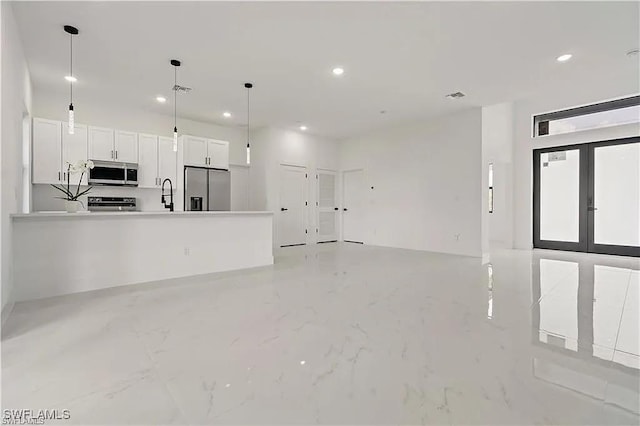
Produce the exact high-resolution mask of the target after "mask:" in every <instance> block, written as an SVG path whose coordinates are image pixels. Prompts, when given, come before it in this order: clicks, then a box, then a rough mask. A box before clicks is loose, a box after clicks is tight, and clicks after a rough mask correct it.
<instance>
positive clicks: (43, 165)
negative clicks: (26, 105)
mask: <svg viewBox="0 0 640 426" xmlns="http://www.w3.org/2000/svg"><path fill="white" fill-rule="evenodd" d="M32 141H33V146H32V155H33V163H32V165H31V169H32V176H31V177H32V181H33V183H59V182H60V181H61V180H62V170H61V164H62V123H60V122H59V121H54V120H45V119H43V118H34V119H33V135H32Z"/></svg>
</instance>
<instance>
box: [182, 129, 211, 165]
mask: <svg viewBox="0 0 640 426" xmlns="http://www.w3.org/2000/svg"><path fill="white" fill-rule="evenodd" d="M182 145H183V150H184V151H183V152H184V165H185V166H200V167H207V166H208V165H209V164H208V163H209V156H208V154H207V148H208V147H207V145H208V140H207V139H206V138H198V137H195V136H182Z"/></svg>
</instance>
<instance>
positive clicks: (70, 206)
mask: <svg viewBox="0 0 640 426" xmlns="http://www.w3.org/2000/svg"><path fill="white" fill-rule="evenodd" d="M64 207H65V208H66V209H67V213H78V210H79V209H80V201H71V200H64Z"/></svg>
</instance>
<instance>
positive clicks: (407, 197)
mask: <svg viewBox="0 0 640 426" xmlns="http://www.w3.org/2000/svg"><path fill="white" fill-rule="evenodd" d="M481 126H482V116H481V110H480V108H474V109H470V110H466V111H463V112H460V113H456V114H451V115H447V116H442V117H437V118H434V119H431V120H429V121H425V122H423V123H416V124H413V125H408V126H403V127H394V128H389V129H384V130H380V131H377V132H375V133H373V134H371V135H367V136H362V137H358V138H353V139H350V140H347V141H345V142H343V143H342V144H341V157H340V160H341V168H342V170H349V169H358V168H362V169H364V174H365V180H366V185H365V186H366V187H367V188H371V187H373V189H367V191H368V194H366V198H365V200H366V202H365V206H366V209H365V210H366V217H364V218H363V221H364V223H365V226H364V228H365V229H366V234H365V241H364V242H365V243H366V244H373V245H380V246H389V247H400V248H408V249H417V250H428V251H435V252H443V253H454V254H462V255H469V256H478V257H480V256H481V255H482V243H481V209H482V207H483V204H482V202H483V201H484V200H482V188H481V179H482V176H481V173H482V129H481Z"/></svg>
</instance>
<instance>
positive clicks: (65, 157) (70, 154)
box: [62, 123, 89, 185]
mask: <svg viewBox="0 0 640 426" xmlns="http://www.w3.org/2000/svg"><path fill="white" fill-rule="evenodd" d="M87 150H88V148H87V126H83V125H81V124H76V125H75V130H74V132H73V135H70V134H69V127H68V125H67V123H63V124H62V182H67V173H68V166H67V165H68V164H73V165H75V164H77V163H78V162H80V161H87V159H88V155H87V154H88V152H87ZM80 176H81V174H80V173H73V174H71V176H70V179H69V183H70V184H71V185H77V184H78V182H80ZM88 179H89V177H88V176H87V174H86V173H85V175H84V176H83V177H82V182H80V184H81V185H87V181H88Z"/></svg>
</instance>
